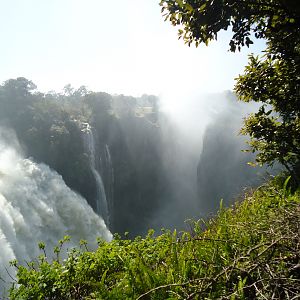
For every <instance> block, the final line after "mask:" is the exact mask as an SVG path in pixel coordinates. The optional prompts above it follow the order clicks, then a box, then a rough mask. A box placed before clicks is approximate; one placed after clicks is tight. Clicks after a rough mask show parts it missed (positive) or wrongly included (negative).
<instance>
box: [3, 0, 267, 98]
mask: <svg viewBox="0 0 300 300" xmlns="http://www.w3.org/2000/svg"><path fill="white" fill-rule="evenodd" d="M229 34H230V33H227V32H224V33H222V34H220V36H219V38H218V41H217V42H212V43H210V44H209V46H208V47H206V46H205V45H201V46H199V47H198V48H195V47H194V46H191V47H188V46H187V45H185V44H184V43H183V41H182V40H178V38H177V29H176V28H175V27H173V26H172V25H171V24H170V23H169V22H165V21H164V18H163V16H162V15H161V12H160V6H159V0H114V1H108V0H0V37H1V47H0V83H3V82H4V81H5V80H7V79H10V78H17V77H20V76H22V77H26V78H27V79H30V80H32V81H33V82H34V83H35V84H36V85H37V86H38V89H39V90H40V91H42V92H47V91H50V90H55V91H57V92H59V91H61V90H62V88H63V87H64V86H65V85H66V84H69V83H70V84H71V85H72V86H74V87H76V88H78V87H79V86H81V85H85V86H87V87H88V89H90V90H93V91H103V92H107V93H110V94H124V95H132V96H140V95H142V94H154V95H166V94H169V95H172V94H173V95H174V94H176V95H182V94H186V93H199V92H201V93H211V92H221V91H224V90H232V89H233V86H234V78H235V77H237V76H238V74H240V73H242V72H243V69H244V66H245V65H246V64H247V55H248V54H249V53H251V52H254V53H259V51H261V50H262V49H263V48H264V46H265V45H264V43H263V42H262V41H257V42H256V43H255V45H254V46H252V47H251V48H250V49H243V50H242V52H241V53H230V52H229V51H228V49H229V46H228V42H229V36H230V35H229Z"/></svg>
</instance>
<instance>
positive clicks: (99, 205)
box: [81, 123, 110, 226]
mask: <svg viewBox="0 0 300 300" xmlns="http://www.w3.org/2000/svg"><path fill="white" fill-rule="evenodd" d="M81 125H82V127H83V128H82V132H83V133H84V144H85V147H86V151H87V152H88V155H89V159H90V167H91V171H92V173H93V176H94V178H95V182H96V188H97V199H96V212H97V214H98V215H100V216H101V217H102V218H103V219H104V221H105V223H106V224H107V225H108V226H109V225H110V224H109V209H108V203H107V199H106V194H105V188H104V184H103V180H102V178H101V175H100V173H99V172H98V170H97V165H96V153H95V139H94V134H93V130H92V128H91V126H90V124H88V123H82V124H81ZM99 159H101V157H99ZM99 162H100V161H99Z"/></svg>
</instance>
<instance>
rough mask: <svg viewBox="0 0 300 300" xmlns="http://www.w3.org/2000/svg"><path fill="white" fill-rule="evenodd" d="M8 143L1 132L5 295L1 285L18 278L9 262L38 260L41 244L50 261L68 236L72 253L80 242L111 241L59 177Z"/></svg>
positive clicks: (0, 258)
mask: <svg viewBox="0 0 300 300" xmlns="http://www.w3.org/2000/svg"><path fill="white" fill-rule="evenodd" d="M4 134H6V135H7V133H4ZM7 140H9V138H7V139H6V141H5V139H3V133H2V132H1V130H0V289H1V292H2V291H3V289H4V287H5V283H3V282H6V284H7V282H10V281H11V278H10V275H11V276H14V273H13V270H12V269H10V268H9V261H10V260H13V259H17V260H19V262H21V263H22V262H25V261H29V260H32V259H33V258H34V257H37V256H38V255H39V254H41V253H40V251H39V249H38V246H37V244H38V242H40V241H44V242H45V244H46V246H47V248H46V252H47V254H48V256H49V258H50V259H51V257H52V255H53V254H52V253H53V252H52V249H53V247H54V246H55V245H57V243H58V240H59V239H61V238H63V236H65V235H70V236H71V242H70V243H69V244H68V248H69V247H73V246H78V245H79V241H80V240H81V239H84V240H87V241H88V242H89V245H90V247H91V248H95V247H96V246H97V244H96V238H97V237H102V238H104V239H106V240H110V239H111V238H112V236H111V233H110V232H109V230H108V229H107V227H106V225H105V223H104V221H103V219H101V218H100V217H99V216H98V215H97V214H95V213H94V212H93V210H92V208H91V207H90V206H89V205H88V203H87V201H86V200H85V199H84V198H82V197H81V196H80V195H78V194H77V193H75V192H74V191H72V190H71V189H70V188H69V187H68V186H66V184H65V183H64V181H63V179H62V177H61V176H60V175H59V174H57V173H56V172H55V171H53V170H51V169H50V168H49V167H48V166H47V165H44V164H37V163H35V162H33V161H32V160H30V159H24V158H23V157H22V156H21V155H20V154H19V153H18V152H17V151H16V150H15V149H14V147H11V146H8V145H7ZM6 269H7V270H8V271H6ZM8 273H9V274H10V275H9V274H8Z"/></svg>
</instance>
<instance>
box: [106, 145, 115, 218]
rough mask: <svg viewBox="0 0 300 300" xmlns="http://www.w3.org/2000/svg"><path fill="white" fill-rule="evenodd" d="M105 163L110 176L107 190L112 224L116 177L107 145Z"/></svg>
mask: <svg viewBox="0 0 300 300" xmlns="http://www.w3.org/2000/svg"><path fill="white" fill-rule="evenodd" d="M105 162H106V168H107V175H108V189H107V197H106V198H107V199H108V201H107V204H108V212H109V221H110V223H112V222H113V220H112V217H113V216H112V214H111V212H113V211H114V181H115V175H114V168H113V164H112V159H111V155H110V150H109V146H108V145H107V144H106V145H105Z"/></svg>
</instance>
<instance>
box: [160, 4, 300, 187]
mask: <svg viewBox="0 0 300 300" xmlns="http://www.w3.org/2000/svg"><path fill="white" fill-rule="evenodd" d="M160 5H161V6H162V12H163V14H164V16H165V17H166V18H165V19H166V20H170V21H171V23H172V24H173V25H174V26H179V27H180V28H179V30H178V35H179V38H182V39H183V40H184V42H185V43H187V44H188V45H191V44H193V43H194V44H195V45H196V46H198V45H199V44H200V43H205V44H206V45H208V43H209V41H211V40H216V39H217V35H218V33H219V32H220V31H221V30H227V29H231V30H232V36H231V39H230V41H229V47H230V51H232V52H235V51H236V50H240V49H241V47H243V46H247V47H249V45H250V44H252V43H253V37H256V38H258V39H259V38H263V39H265V40H266V41H267V48H266V50H265V51H264V55H262V56H260V57H255V56H253V55H250V56H249V64H248V65H247V66H246V67H245V72H244V74H243V75H240V76H239V77H238V78H237V81H236V85H235V92H236V93H237V96H238V97H239V99H240V100H243V101H245V102H249V101H255V102H259V103H261V107H260V108H259V110H258V112H257V113H254V114H252V115H250V116H249V117H248V118H246V119H245V123H244V127H243V128H242V130H241V132H242V134H248V135H249V136H250V141H249V145H250V147H251V150H250V151H252V152H257V153H258V154H257V156H256V162H257V163H258V164H260V165H261V164H268V165H273V164H274V163H275V162H276V161H278V162H279V163H281V164H282V165H284V166H285V167H286V169H287V170H288V171H289V172H290V173H291V174H292V175H294V178H295V179H296V180H297V181H298V183H299V173H300V3H299V2H297V1H294V0H215V1H212V0H161V2H160ZM297 178H298V179H297Z"/></svg>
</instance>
